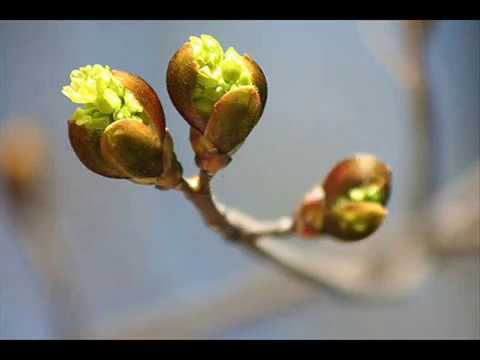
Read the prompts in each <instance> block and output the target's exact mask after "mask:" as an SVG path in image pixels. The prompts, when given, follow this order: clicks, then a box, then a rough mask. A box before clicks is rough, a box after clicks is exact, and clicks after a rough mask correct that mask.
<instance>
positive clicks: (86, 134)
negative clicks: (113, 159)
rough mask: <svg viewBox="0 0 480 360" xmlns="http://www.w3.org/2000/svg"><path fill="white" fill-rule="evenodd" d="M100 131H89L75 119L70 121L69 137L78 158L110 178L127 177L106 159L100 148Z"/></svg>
mask: <svg viewBox="0 0 480 360" xmlns="http://www.w3.org/2000/svg"><path fill="white" fill-rule="evenodd" d="M101 136H102V134H101V133H100V132H91V131H88V130H87V129H86V128H85V127H83V126H79V125H77V124H76V123H75V121H74V120H72V119H71V120H69V121H68V137H69V139H70V144H71V145H72V148H73V151H75V154H77V157H78V159H79V160H80V161H81V162H82V164H83V165H85V166H86V167H87V168H88V169H89V170H91V171H93V172H94V173H96V174H99V175H102V176H106V177H110V178H125V175H122V173H121V172H120V171H119V170H118V169H116V168H115V167H114V166H113V165H111V164H110V163H109V162H107V161H105V159H104V158H103V155H102V152H101V150H100V138H101Z"/></svg>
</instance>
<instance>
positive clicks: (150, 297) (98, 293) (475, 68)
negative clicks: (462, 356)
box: [0, 21, 480, 338]
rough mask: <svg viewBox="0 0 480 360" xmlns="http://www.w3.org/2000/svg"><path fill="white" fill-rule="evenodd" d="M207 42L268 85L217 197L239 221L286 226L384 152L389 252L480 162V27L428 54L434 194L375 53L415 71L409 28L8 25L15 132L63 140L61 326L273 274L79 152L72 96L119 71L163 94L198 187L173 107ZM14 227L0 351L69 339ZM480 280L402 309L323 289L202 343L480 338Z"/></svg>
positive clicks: (462, 27) (3, 29) (3, 98)
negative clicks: (242, 214)
mask: <svg viewBox="0 0 480 360" xmlns="http://www.w3.org/2000/svg"><path fill="white" fill-rule="evenodd" d="M202 33H207V34H212V35H214V36H215V37H216V38H217V39H219V41H220V42H221V43H222V44H224V46H225V47H228V46H230V45H233V46H234V47H235V48H236V49H237V50H238V51H239V52H241V53H243V52H247V53H249V54H251V55H252V56H253V57H254V58H255V59H256V60H257V62H258V63H259V64H260V65H261V67H262V68H263V70H264V72H265V74H266V76H267V78H268V85H269V98H268V103H267V107H266V110H265V112H264V115H263V118H262V121H261V122H260V123H259V125H258V126H257V127H256V128H255V130H254V131H253V132H252V134H251V136H250V137H249V139H248V141H247V142H246V143H245V144H244V146H243V147H242V148H241V150H240V151H239V152H238V153H237V154H236V155H235V159H234V161H233V162H232V163H231V165H230V166H229V167H228V169H226V170H225V171H224V172H222V173H221V174H220V175H218V176H217V178H215V180H214V189H215V191H216V193H217V195H218V197H219V198H220V199H221V200H222V201H223V202H225V203H226V204H229V205H232V206H235V207H237V208H239V209H242V210H245V211H248V212H249V213H251V214H253V215H255V216H258V217H259V218H275V217H278V216H282V215H285V214H287V215H288V214H290V213H291V212H292V211H293V209H294V208H295V206H296V204H297V203H298V201H299V200H300V199H301V197H302V196H303V194H304V192H306V191H307V190H308V189H309V188H310V187H311V186H312V185H314V184H315V183H316V182H317V181H319V180H321V179H322V177H323V176H324V175H325V174H326V173H327V171H328V170H329V169H330V168H331V167H332V165H333V164H334V163H335V162H337V161H339V160H341V159H342V158H344V157H346V156H349V155H350V154H352V153H355V152H370V153H374V154H376V155H378V156H379V157H380V158H381V159H383V160H384V161H385V162H387V163H388V164H390V165H391V167H392V168H393V171H394V193H393V197H392V199H391V205H390V209H391V212H390V215H389V218H388V221H387V223H386V224H385V226H384V227H383V228H382V229H381V230H380V231H379V232H378V233H377V234H375V235H374V236H373V237H372V238H371V240H369V241H370V242H381V241H382V233H383V232H384V231H386V230H385V229H388V228H402V227H404V226H405V221H406V220H402V219H404V218H405V215H406V214H408V213H409V212H411V211H413V210H415V209H417V208H418V207H419V206H421V205H422V204H423V200H424V199H426V198H428V196H429V195H430V193H429V190H435V189H437V188H440V187H441V186H443V185H445V184H447V183H448V182H449V180H451V179H453V178H454V177H455V175H458V174H459V173H461V172H462V171H463V170H465V169H466V168H468V166H469V165H471V164H472V163H474V162H475V161H476V160H478V158H479V150H480V145H479V135H478V134H479V126H480V125H479V124H480V121H479V119H480V110H479V100H480V23H479V22H478V21H439V22H435V24H434V27H433V28H432V31H431V34H430V37H429V40H428V41H429V42H428V48H427V55H426V64H427V75H428V81H429V85H430V87H431V95H432V117H433V127H434V139H433V140H434V143H433V147H434V150H435V156H434V159H435V164H434V171H435V178H434V180H435V182H434V186H433V187H428V190H427V189H426V187H425V185H424V179H425V178H426V177H427V174H426V172H428V171H430V170H429V168H428V166H427V167H426V168H422V167H421V164H420V165H419V163H418V161H419V157H420V158H421V156H420V155H421V154H420V152H422V151H425V148H424V145H425V144H422V141H424V139H422V137H421V134H420V132H419V130H418V124H416V123H415V121H414V118H413V111H412V99H411V95H410V93H409V91H408V88H407V87H405V86H404V85H402V82H401V80H399V79H398V75H395V74H394V72H392V69H391V68H390V69H389V66H388V64H387V65H386V64H385V62H384V61H383V60H385V59H381V58H379V57H378V56H377V55H375V51H373V50H372V41H373V43H374V44H376V45H375V46H379V47H383V48H384V53H388V54H389V56H390V57H391V58H393V59H394V60H397V61H401V60H402V59H403V58H405V51H406V50H405V46H404V41H403V37H402V24H401V22H399V21H397V22H380V21H377V22H359V21H32V22H30V21H2V22H0V126H3V125H7V124H9V123H11V122H14V121H17V119H18V118H22V117H33V118H34V119H35V121H36V122H38V125H39V126H40V127H41V128H42V129H44V130H45V131H46V133H47V135H48V136H49V141H50V144H49V145H50V146H51V149H52V151H51V152H52V156H53V158H52V161H50V162H49V163H48V173H49V175H50V177H51V178H52V179H53V180H52V181H54V184H55V185H54V196H52V197H51V199H50V201H51V205H50V207H49V209H50V210H49V211H47V214H43V216H48V215H49V214H50V215H51V217H52V218H54V220H52V222H51V225H50V226H47V227H44V228H43V229H44V230H43V231H44V236H45V237H46V238H49V237H53V236H57V237H58V236H60V237H62V239H63V241H64V242H65V244H67V245H65V248H67V249H68V251H67V253H65V255H64V257H63V256H62V255H59V256H61V257H62V261H63V264H64V265H62V266H65V268H64V269H63V268H62V269H63V270H62V271H64V272H65V274H67V275H66V277H67V278H68V281H69V283H70V290H69V291H70V293H69V295H68V300H67V301H66V303H67V305H66V306H67V307H68V309H67V310H65V311H64V314H63V315H62V317H63V320H64V321H65V322H67V323H69V324H77V323H78V324H81V325H82V326H84V327H87V328H89V327H95V326H96V325H95V324H100V323H102V324H103V323H108V322H109V321H110V320H109V319H118V318H120V317H122V316H126V314H130V313H135V311H137V310H138V309H144V308H154V307H155V304H157V303H158V304H161V303H162V300H163V299H183V300H184V301H185V304H187V305H185V306H188V304H190V303H195V301H196V300H197V299H198V300H199V301H200V300H201V299H202V298H205V296H208V295H209V293H210V292H211V291H215V290H218V291H220V290H221V289H220V287H224V286H226V285H225V284H228V286H235V284H232V283H231V282H230V281H229V279H235V277H236V276H237V275H239V274H241V273H242V272H245V271H247V270H248V271H251V270H255V271H257V272H258V273H264V272H274V271H275V268H271V267H269V266H267V265H265V264H262V263H259V262H258V261H257V260H256V259H252V258H250V257H249V256H248V255H247V254H245V253H243V252H241V251H239V250H238V249H237V248H235V247H233V246H231V245H230V244H227V243H225V242H224V241H223V240H222V239H221V238H219V237H218V236H217V235H216V234H214V233H213V232H212V231H211V230H209V229H208V228H206V227H205V226H204V225H203V223H202V222H201V220H200V217H199V216H198V215H197V214H196V213H195V211H194V210H193V209H192V208H191V206H190V204H188V203H186V202H185V201H183V198H182V197H181V196H180V195H179V194H178V193H176V192H173V191H172V192H158V191H156V190H154V189H153V188H150V187H144V186H136V185H133V184H131V183H129V182H126V181H118V180H117V181H116V180H110V179H106V178H102V177H99V176H96V175H94V174H93V173H91V172H89V171H87V170H86V169H85V168H84V167H83V166H82V165H81V164H80V162H79V161H78V160H77V158H76V156H75V154H74V152H73V151H72V150H71V147H70V144H69V142H68V138H67V132H66V130H67V128H66V121H67V119H68V118H69V116H70V115H71V113H72V112H73V110H74V108H75V107H74V106H73V105H72V104H71V103H70V102H69V101H68V99H66V98H65V97H64V96H63V95H62V94H61V93H60V90H61V87H62V86H63V85H66V84H67V83H68V82H69V79H68V74H69V73H70V71H71V70H73V69H75V68H78V67H80V66H83V65H86V64H95V63H98V64H108V65H110V66H111V67H113V68H117V69H124V70H128V71H131V72H135V73H137V74H139V75H140V76H142V77H143V78H144V79H146V80H147V81H149V83H150V84H151V85H152V86H153V87H154V88H155V89H156V90H157V92H158V94H159V96H160V98H161V100H162V104H163V107H164V111H165V114H166V118H167V124H168V127H169V129H170V130H171V133H172V135H173V137H174V140H175V147H176V152H177V156H178V158H179V159H180V160H181V162H182V164H183V167H184V170H185V173H186V174H187V175H190V174H193V173H194V172H195V171H196V167H195V165H194V162H193V157H192V151H191V148H190V144H189V142H188V127H187V124H186V123H185V122H184V121H183V119H181V117H180V116H179V114H178V113H177V112H176V111H175V109H174V107H173V105H172V103H171V102H170V100H169V98H168V94H167V92H166V86H165V73H166V69H167V64H168V61H169V60H170V58H171V56H172V55H173V53H174V52H175V51H176V49H177V48H179V47H180V46H181V45H182V44H183V43H184V42H185V41H186V40H187V39H188V37H189V36H190V35H193V34H196V35H198V34H202ZM368 37H369V38H368ZM372 37H373V38H372ZM366 38H368V39H370V40H368V39H367V40H366ZM382 39H383V40H382ZM369 41H370V42H369ZM402 57H403V58H402ZM20 136H21V134H19V141H21V138H20ZM422 184H423V185H422ZM8 211H9V210H8V208H7V207H6V206H5V202H4V201H1V203H0V337H1V338H50V337H61V336H62V335H63V334H61V333H60V334H59V333H58V329H57V328H56V327H55V325H54V321H53V320H52V318H53V317H54V316H53V315H52V313H53V312H54V311H55V306H56V305H52V302H51V300H49V297H48V296H47V294H46V291H45V283H44V282H45V280H44V279H43V278H42V276H40V275H39V273H38V272H37V271H36V270H35V268H34V266H33V265H32V261H31V259H30V258H29V257H28V256H26V255H25V251H24V250H25V245H24V244H25V241H27V240H25V239H22V237H25V236H24V235H22V233H21V232H18V231H15V227H14V225H12V224H13V223H14V221H12V216H11V215H9V214H8ZM45 234H46V235H45ZM24 240H25V241H24ZM28 241H32V239H30V240H28ZM33 241H35V239H33ZM299 241H300V240H299ZM331 246H337V245H335V244H334V245H331ZM362 246H363V245H362V244H360V243H359V244H355V245H352V247H362ZM343 248H345V247H343ZM56 258H57V257H55V258H54V259H51V260H49V261H55V259H56ZM57 271H60V270H57ZM479 271H480V267H479V263H478V258H475V259H456V260H455V261H453V262H451V263H449V264H448V266H445V267H442V268H441V269H440V270H438V272H437V273H436V274H435V275H434V276H433V278H432V279H430V281H429V282H428V283H427V284H426V285H425V286H423V287H422V288H421V289H419V292H418V293H417V294H416V296H414V297H413V298H411V299H407V300H404V301H402V302H396V303H392V304H376V303H368V302H367V303H365V302H356V301H345V300H339V299H337V298H336V297H334V296H332V295H331V294H329V293H326V292H324V291H322V289H317V290H316V291H317V293H318V294H317V295H316V296H314V298H313V299H311V300H309V301H307V302H304V303H301V304H296V305H295V306H291V307H289V308H287V309H284V310H281V311H277V312H274V313H269V314H266V315H265V316H260V317H258V318H257V319H254V320H250V321H248V322H243V323H242V322H240V323H239V324H237V325H235V326H230V327H229V328H222V329H218V331H213V332H210V333H208V334H201V335H199V336H201V337H206V338H368V337H372V338H391V337H400V338H441V337H469V338H471V337H476V338H478V337H479V336H480V328H479V321H480V315H479V313H480V309H479V307H480V300H479V297H480V295H479V291H480V284H479V283H478V275H476V274H478V272H479ZM289 281H292V282H294V281H296V279H291V280H289ZM212 289H213V290H212ZM275 301H276V300H275V298H272V306H273V305H274V304H275ZM58 306H60V305H58ZM178 306H179V307H180V306H182V304H181V303H179V304H178ZM176 310H178V309H176ZM158 311H165V312H168V311H169V309H160V308H159V309H158ZM168 336H169V334H168V331H167V332H164V333H159V334H158V337H168Z"/></svg>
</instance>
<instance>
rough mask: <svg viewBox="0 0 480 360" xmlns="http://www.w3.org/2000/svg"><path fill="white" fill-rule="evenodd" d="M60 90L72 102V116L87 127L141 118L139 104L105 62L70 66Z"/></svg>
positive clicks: (140, 120) (93, 128) (141, 111)
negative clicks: (75, 107) (64, 84)
mask: <svg viewBox="0 0 480 360" xmlns="http://www.w3.org/2000/svg"><path fill="white" fill-rule="evenodd" d="M70 81H71V83H70V85H69V86H64V87H63V89H62V93H63V94H64V95H65V96H66V97H68V98H69V99H70V100H71V101H72V102H74V103H76V104H82V105H84V106H83V107H78V108H77V109H76V110H75V112H74V113H73V116H72V118H73V120H74V121H75V123H76V124H77V125H79V126H84V127H85V128H87V129H88V130H92V131H93V130H99V131H102V132H103V130H105V128H106V127H107V126H108V125H110V124H111V123H113V122H114V121H117V120H121V119H125V118H129V119H132V120H135V121H138V122H143V119H144V117H143V116H142V113H143V107H142V105H140V103H139V102H138V100H137V99H136V98H135V96H134V95H133V93H132V92H131V91H129V90H128V89H126V88H125V86H123V84H122V83H121V82H120V81H119V80H118V79H116V78H115V77H114V76H113V74H112V71H111V69H110V67H109V66H101V65H98V64H97V65H94V66H91V65H87V66H84V67H81V68H79V69H76V70H73V71H72V72H71V74H70Z"/></svg>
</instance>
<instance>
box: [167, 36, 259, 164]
mask: <svg viewBox="0 0 480 360" xmlns="http://www.w3.org/2000/svg"><path fill="white" fill-rule="evenodd" d="M167 88H168V93H169V95H170V98H171V99H172V102H173V104H174V105H175V108H176V109H177V110H178V112H179V113H180V114H181V115H182V116H183V117H184V118H185V120H186V121H187V122H188V123H189V124H190V126H191V127H192V129H195V130H196V131H197V132H198V133H199V134H195V135H194V137H195V138H196V139H198V137H199V136H202V137H205V141H204V140H201V141H202V142H208V143H210V144H212V146H213V147H215V148H216V150H217V153H218V154H222V155H224V156H230V155H232V154H233V153H234V152H235V151H236V150H238V148H239V147H240V146H241V145H242V143H243V142H244V141H245V140H246V138H247V136H248V135H249V134H250V132H251V131H252V130H253V128H254V127H255V125H256V124H257V123H258V121H259V119H260V117H261V115H262V113H263V109H264V107H265V104H266V100H267V82H266V79H265V75H264V74H263V72H262V70H261V68H260V67H259V66H258V64H257V63H256V62H255V61H254V60H253V59H252V58H251V57H250V56H248V55H243V56H241V55H239V54H238V53H237V52H236V51H235V49H233V48H229V49H228V50H227V51H226V52H225V53H224V52H223V49H222V46H221V45H220V43H219V42H218V41H217V40H216V39H215V38H213V37H212V36H209V35H201V36H200V37H195V36H192V37H191V38H190V41H189V42H187V43H185V44H184V45H183V46H182V47H181V48H180V49H179V50H178V51H177V52H176V53H175V55H174V56H173V57H172V59H171V60H170V63H169V66H168V71H167ZM193 147H194V151H195V152H196V155H197V157H198V158H200V159H201V160H200V163H202V160H203V159H204V158H208V159H210V158H211V151H209V152H208V153H202V152H198V151H197V150H198V149H197V147H196V146H195V145H194V146H193ZM208 162H210V160H207V163H208ZM204 170H206V169H204ZM217 171H218V170H217Z"/></svg>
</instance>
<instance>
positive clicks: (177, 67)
mask: <svg viewBox="0 0 480 360" xmlns="http://www.w3.org/2000/svg"><path fill="white" fill-rule="evenodd" d="M198 70H199V67H198V65H197V63H196V61H195V59H194V57H193V49H192V45H191V44H190V43H189V42H186V43H185V44H184V45H183V46H182V47H181V48H180V49H178V51H177V52H176V53H175V55H173V57H172V59H171V60H170V62H169V64H168V69H167V91H168V94H169V96H170V99H171V100H172V102H173V105H174V106H175V108H176V109H177V111H178V112H179V113H180V115H182V117H183V118H184V119H185V120H186V121H187V122H188V123H189V124H190V126H193V127H194V128H195V129H197V130H198V131H200V132H202V133H203V131H204V130H205V127H206V126H207V121H208V118H204V117H202V115H200V113H199V112H198V110H197V108H196V106H195V104H194V103H193V91H194V90H195V85H196V81H197V74H198Z"/></svg>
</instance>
